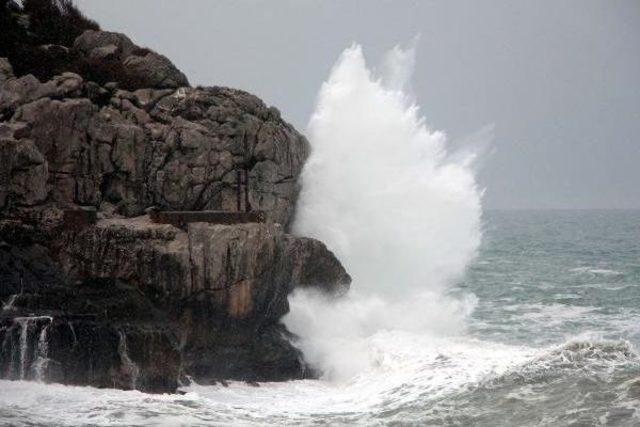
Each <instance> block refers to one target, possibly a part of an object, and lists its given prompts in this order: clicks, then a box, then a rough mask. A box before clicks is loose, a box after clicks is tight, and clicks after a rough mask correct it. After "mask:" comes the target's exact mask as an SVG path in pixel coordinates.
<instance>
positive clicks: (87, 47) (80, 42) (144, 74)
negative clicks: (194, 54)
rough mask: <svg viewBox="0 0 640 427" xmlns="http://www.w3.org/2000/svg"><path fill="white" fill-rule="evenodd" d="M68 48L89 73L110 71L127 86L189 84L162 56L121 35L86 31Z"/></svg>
mask: <svg viewBox="0 0 640 427" xmlns="http://www.w3.org/2000/svg"><path fill="white" fill-rule="evenodd" d="M72 50H73V52H74V53H75V54H76V55H77V56H78V57H80V58H82V59H83V60H84V61H85V62H86V63H87V64H88V66H89V68H90V69H91V70H92V72H94V73H95V72H98V73H102V74H113V76H112V77H113V78H115V79H119V80H118V81H119V82H120V83H122V84H123V85H124V86H126V87H127V88H128V89H142V88H155V89H165V88H178V87H180V86H189V81H188V80H187V77H186V76H185V75H184V74H183V73H182V72H181V71H180V70H178V69H177V68H176V66H175V65H173V63H172V62H171V61H170V60H169V59H168V58H167V57H166V56H163V55H160V54H158V53H156V52H154V51H152V50H150V49H146V48H141V47H139V46H137V45H135V44H134V43H133V42H132V41H131V40H130V39H129V38H128V37H127V36H125V35H124V34H120V33H114V32H108V31H94V30H87V31H85V32H84V33H82V34H81V35H80V36H79V37H78V38H77V39H76V40H75V42H74V44H73V49H72ZM114 72H115V74H114Z"/></svg>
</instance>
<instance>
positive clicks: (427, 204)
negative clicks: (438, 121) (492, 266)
mask: <svg viewBox="0 0 640 427" xmlns="http://www.w3.org/2000/svg"><path fill="white" fill-rule="evenodd" d="M414 62H415V60H414V49H413V48H410V49H408V50H402V49H400V48H398V47H396V48H394V49H393V50H392V51H391V52H390V53H389V54H388V55H387V56H386V59H385V63H384V66H383V73H385V72H386V74H385V75H383V76H380V77H376V76H374V75H372V72H371V71H370V70H369V69H368V68H367V65H366V63H365V59H364V56H363V53H362V49H361V47H360V46H358V45H353V46H351V47H350V48H348V49H346V50H345V51H344V52H343V53H342V55H341V56H340V58H339V59H338V61H337V63H336V64H335V65H334V67H333V69H332V71H331V75H330V77H329V79H328V80H327V81H326V82H325V83H324V84H323V85H322V88H321V89H320V93H319V96H318V101H317V106H316V110H315V112H314V114H313V116H312V117H311V120H310V122H309V127H308V136H309V140H310V142H311V146H312V154H311V156H310V158H309V161H308V162H307V164H306V166H305V169H304V171H303V174H302V192H301V194H300V199H299V202H298V210H297V217H296V220H295V223H294V231H295V232H296V233H297V234H300V235H307V236H311V237H315V238H318V239H320V240H322V241H324V242H325V243H326V244H327V246H328V247H329V248H330V249H331V250H333V251H334V253H335V254H336V255H337V257H338V258H339V259H340V260H341V261H342V263H343V264H344V266H345V267H346V269H347V271H349V273H350V274H351V275H352V277H353V284H352V289H351V291H350V293H349V295H348V296H347V297H345V298H344V299H342V300H340V301H326V300H325V299H324V298H323V297H321V296H318V295H314V294H310V293H308V292H304V293H303V292H299V293H297V294H295V295H294V296H292V297H291V298H290V303H291V312H290V313H289V314H288V315H287V316H285V318H284V319H283V321H284V322H285V324H286V325H287V327H288V328H289V329H290V330H291V331H292V332H293V333H295V334H297V335H298V336H299V337H300V341H299V345H300V348H301V349H302V351H303V353H304V355H305V358H306V360H307V361H308V362H309V363H310V364H312V365H313V366H315V367H316V368H318V369H320V370H321V371H322V372H324V374H325V376H326V377H329V378H335V379H346V378H350V377H352V376H353V375H356V374H358V373H360V372H362V371H363V370H367V369H371V368H372V367H375V365H376V363H377V358H379V357H384V355H380V354H376V351H373V350H372V348H371V346H370V343H371V342H372V341H371V340H372V339H373V338H374V337H375V335H376V334H379V333H381V332H384V331H389V330H404V331H410V332H412V333H420V334H427V333H429V334H442V333H445V334H449V333H456V332H458V331H460V330H461V328H462V327H463V325H464V318H465V316H466V315H467V314H468V313H469V312H470V310H471V309H472V308H471V307H472V306H473V301H472V298H467V299H463V300H462V301H459V300H456V299H453V298H450V297H447V296H445V295H444V292H445V291H446V288H447V286H449V285H450V284H451V283H452V282H453V281H455V280H456V279H458V278H459V277H460V276H461V275H462V273H463V272H464V270H465V267H466V265H467V264H468V263H469V262H470V261H471V260H472V259H473V257H474V256H475V254H476V251H477V249H478V246H479V243H480V237H481V233H480V216H481V206H480V193H479V191H478V188H477V185H476V182H475V177H474V173H473V169H472V163H473V162H472V159H471V158H470V157H469V156H463V157H460V156H457V157H456V158H450V157H449V156H448V153H447V146H446V144H447V142H446V137H445V134H444V133H442V132H439V131H434V130H432V129H430V128H429V127H428V126H427V124H426V123H425V120H424V118H423V117H422V116H420V112H419V109H418V107H417V106H416V105H415V104H413V103H411V102H410V98H409V96H408V95H407V94H406V93H405V92H404V91H403V90H404V89H405V88H406V87H407V79H409V78H410V76H411V74H412V70H413V65H414Z"/></svg>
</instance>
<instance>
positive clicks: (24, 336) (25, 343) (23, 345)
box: [14, 317, 31, 380]
mask: <svg viewBox="0 0 640 427" xmlns="http://www.w3.org/2000/svg"><path fill="white" fill-rule="evenodd" d="M14 322H17V324H18V325H19V326H20V347H19V349H18V350H19V351H20V379H21V380H23V379H25V376H26V373H27V362H28V361H27V354H28V350H29V339H28V338H29V325H30V324H31V322H30V321H29V318H28V317H18V318H16V319H15V320H14Z"/></svg>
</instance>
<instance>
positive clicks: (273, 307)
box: [0, 9, 351, 392]
mask: <svg viewBox="0 0 640 427" xmlns="http://www.w3.org/2000/svg"><path fill="white" fill-rule="evenodd" d="M16 10H17V11H16V12H15V13H16V14H18V15H19V14H20V11H19V9H16ZM41 50H42V52H43V55H44V54H46V55H48V56H46V58H47V60H48V61H49V62H48V64H49V65H48V66H49V68H50V69H51V70H55V72H56V74H55V75H51V76H50V77H49V78H48V79H46V80H39V78H42V76H41V75H40V76H39V78H36V77H35V76H34V75H33V74H30V73H23V74H22V75H16V73H15V72H14V68H13V66H12V63H11V61H10V58H0V164H1V165H2V167H1V168H0V284H1V285H0V300H2V302H3V308H2V311H1V313H0V378H5V379H29V380H39V381H45V382H46V381H50V382H60V383H64V384H81V385H92V386H97V387H116V388H122V389H138V390H143V391H149V392H173V391H175V390H176V389H177V387H178V386H179V384H181V383H184V381H187V379H188V378H192V379H193V380H195V381H197V382H200V383H213V382H217V381H224V380H244V381H277V380H287V379H292V378H304V377H307V376H310V375H312V373H310V372H309V371H308V369H306V367H305V364H304V362H303V360H302V358H301V355H300V353H299V351H298V350H297V349H296V348H295V347H294V346H293V345H292V344H291V336H290V334H289V333H288V332H287V331H286V329H285V328H284V326H283V325H282V324H281V323H280V322H279V319H280V318H281V317H282V316H283V315H284V314H286V313H287V311H288V302H287V295H288V294H289V293H290V292H292V291H293V290H294V289H296V288H299V287H315V288H318V289H322V290H325V291H326V292H329V293H332V294H341V293H343V292H345V291H346V290H347V289H348V286H349V283H350V281H351V279H350V277H349V275H348V273H347V272H346V271H345V270H344V268H343V267H342V265H341V264H340V262H339V261H338V260H337V259H336V258H335V256H334V255H333V254H332V253H331V252H330V251H329V250H328V249H327V248H326V246H325V245H324V244H323V243H322V242H319V241H317V240H314V239H309V238H303V237H298V236H293V235H291V234H289V233H288V232H287V231H288V226H289V224H290V223H291V221H292V219H293V215H294V208H295V204H296V199H297V194H298V184H297V179H298V176H299V174H300V172H301V169H302V166H303V164H304V161H305V160H306V158H307V155H308V152H309V146H308V143H307V141H306V139H305V138H304V137H303V136H302V135H301V134H299V133H298V132H297V131H296V130H295V129H294V128H293V127H292V126H291V125H289V124H288V123H286V122H285V121H284V120H282V118H281V117H280V114H279V112H278V111H277V110H276V109H275V108H273V107H267V106H266V105H265V104H264V103H263V102H262V101H261V100H260V99H258V98H257V97H255V96H253V95H251V94H249V93H247V92H243V91H240V90H235V89H229V88H223V87H207V88H202V87H198V88H192V87H190V86H189V84H188V81H187V79H186V77H185V76H184V74H182V73H181V72H180V71H179V70H178V69H177V68H176V67H175V66H174V65H173V64H172V63H171V62H170V61H169V60H168V59H167V58H166V57H164V56H162V55H159V54H157V53H155V52H153V51H151V50H149V49H145V48H140V47H139V46H136V45H135V44H134V43H133V42H132V41H131V40H129V39H128V38H127V37H126V36H125V35H123V34H118V33H111V32H105V31H101V30H96V29H88V30H86V31H83V32H82V33H81V34H80V35H79V36H78V37H77V38H76V39H75V41H74V42H73V44H72V45H71V46H63V45H52V44H48V45H42V46H41ZM0 56H1V55H0ZM51 63H53V64H54V65H55V66H51ZM36 74H38V73H36ZM106 80H108V81H106ZM238 171H243V172H246V174H247V175H248V176H249V178H250V179H249V186H248V189H247V199H248V201H249V204H250V206H248V208H249V209H251V210H255V211H260V212H261V213H262V214H263V215H264V218H265V222H264V223H244V224H235V225H223V224H211V223H189V224H186V225H185V226H184V227H181V228H180V227H176V226H173V225H169V224H157V223H154V222H153V221H151V220H150V218H149V216H148V215H147V213H148V212H149V209H159V210H176V211H201V210H216V211H229V212H232V211H235V210H236V209H237V206H236V186H237V184H238V182H237V179H238V178H237V177H238V176H239V173H238ZM82 211H91V212H95V216H96V217H97V221H96V222H95V223H91V222H89V223H83V222H81V221H80V222H77V221H75V222H74V221H72V222H71V223H69V221H68V220H67V221H65V212H82Z"/></svg>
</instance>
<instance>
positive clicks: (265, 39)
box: [77, 0, 640, 208]
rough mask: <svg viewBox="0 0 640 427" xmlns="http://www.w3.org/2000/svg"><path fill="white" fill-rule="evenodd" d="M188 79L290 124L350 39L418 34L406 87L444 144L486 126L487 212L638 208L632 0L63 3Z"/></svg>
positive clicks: (300, 119) (638, 41) (306, 109)
mask: <svg viewBox="0 0 640 427" xmlns="http://www.w3.org/2000/svg"><path fill="white" fill-rule="evenodd" d="M77 3H78V4H79V5H80V7H81V9H82V10H84V11H85V12H86V14H87V15H89V16H90V17H92V18H94V19H95V20H97V21H98V22H99V23H100V24H101V26H102V27H103V28H104V29H108V30H114V31H122V32H126V33H127V34H128V35H129V36H130V37H131V38H132V39H133V40H134V41H135V42H136V43H138V44H140V45H143V46H148V47H151V48H153V49H155V50H157V51H159V52H161V53H163V54H165V55H167V56H168V57H169V58H171V59H172V60H173V61H174V62H175V63H176V65H177V66H178V67H179V68H180V69H181V70H182V71H184V72H185V73H186V74H187V76H188V77H189V79H190V81H191V83H192V84H194V85H197V84H201V85H225V86H232V87H238V88H241V89H245V90H248V91H250V92H253V93H255V94H256V95H258V96H260V97H261V98H263V99H264V100H265V102H267V103H269V104H272V105H275V106H277V107H278V108H279V109H280V110H281V111H282V113H283V115H284V117H285V118H287V119H288V120H289V121H291V122H292V123H293V124H294V125H295V126H296V127H297V128H298V129H300V130H301V131H304V127H305V124H306V122H307V120H308V118H309V115H310V114H311V111H312V110H313V106H314V102H315V96H316V93H317V90H318V88H319V86H320V84H321V83H322V81H323V80H324V79H325V78H326V77H327V75H328V72H329V69H330V67H331V65H332V64H333V63H334V61H335V60H336V58H337V57H338V55H339V54H340V52H341V51H342V50H343V49H344V48H345V47H347V46H349V45H350V44H351V43H352V42H353V41H356V42H358V43H360V44H362V46H363V48H364V50H365V54H366V55H367V58H368V61H369V63H370V64H372V65H375V64H377V63H378V62H379V60H380V59H381V57H382V54H383V53H384V52H385V51H386V50H388V49H389V48H391V47H393V46H394V45H395V44H398V43H405V44H406V43H408V42H410V41H411V40H412V39H413V38H414V37H415V36H416V35H417V34H420V35H421V39H420V42H419V44H418V50H417V55H418V57H417V61H416V71H415V74H414V80H413V87H414V89H415V94H416V97H417V101H418V102H419V104H420V105H421V106H422V111H423V112H424V114H425V115H426V116H427V120H428V122H429V123H430V124H431V125H432V126H433V127H434V128H437V129H441V130H445V131H446V132H447V133H448V134H449V135H450V136H451V138H453V139H460V138H464V137H465V135H468V134H471V133H473V132H475V131H477V130H478V129H480V128H482V127H483V126H485V125H489V124H493V125H494V126H495V128H494V133H495V138H494V141H493V144H492V146H493V150H492V154H491V155H490V156H488V157H487V159H486V161H485V162H484V165H483V168H482V170H481V173H480V182H481V185H482V186H484V187H485V188H486V194H485V199H484V202H485V203H484V204H485V206H486V207H489V208H571V207H575V208H606V207H612V208H629V207H634V208H638V207H640V136H639V135H640V1H636V0H628V1H615V0H611V1H592V0H573V1H569V0H565V1H555V0H554V1H529V2H518V1H511V0H505V1H497V0H495V1H485V2H478V1H438V2H435V1H415V0H414V1H411V0H405V1H402V0H394V1H391V0H369V1H349V0H325V1H320V0H314V1H312V0H281V1H276V0H252V1H249V0H247V1H240V0H224V1H222V0H219V1H206V0H191V1H167V0H135V1H133V0H109V1H104V0H77Z"/></svg>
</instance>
